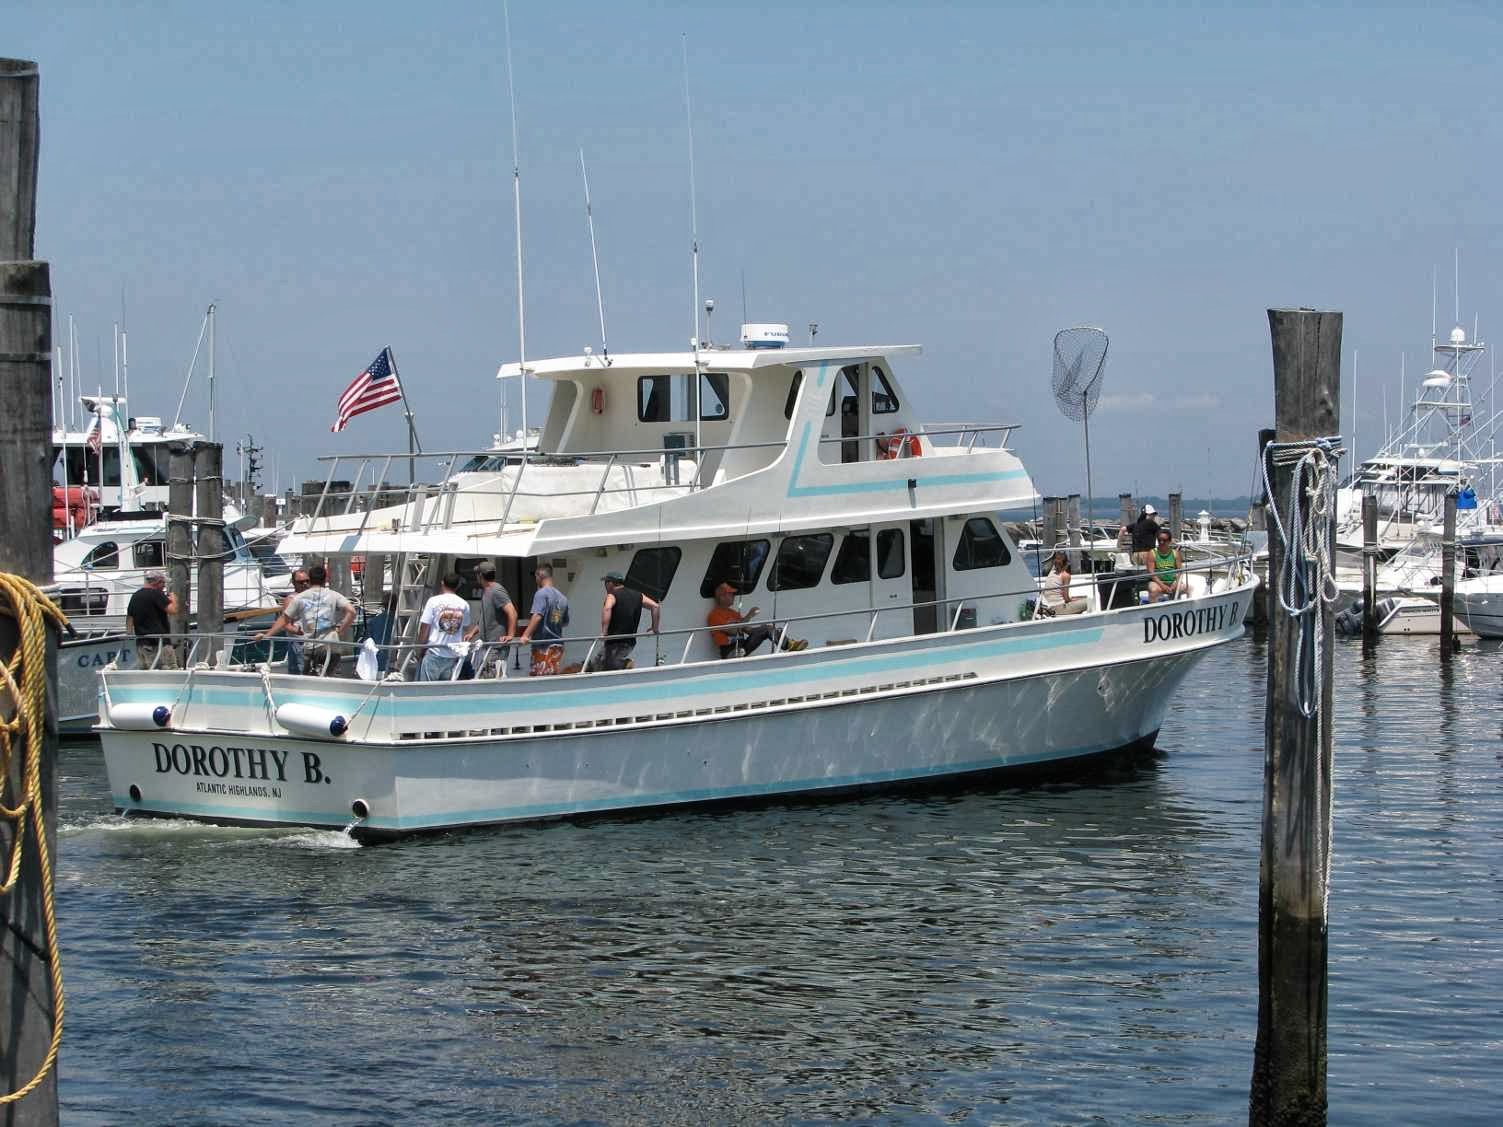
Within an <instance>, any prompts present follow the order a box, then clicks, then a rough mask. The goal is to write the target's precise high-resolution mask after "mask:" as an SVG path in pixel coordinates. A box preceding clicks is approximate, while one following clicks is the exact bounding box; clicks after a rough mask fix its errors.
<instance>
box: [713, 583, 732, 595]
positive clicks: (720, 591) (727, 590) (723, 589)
mask: <svg viewBox="0 0 1503 1127" xmlns="http://www.w3.org/2000/svg"><path fill="white" fill-rule="evenodd" d="M735 593H736V588H734V587H732V586H731V585H730V584H729V583H722V584H721V585H720V586H719V587H716V588H715V594H717V595H725V594H731V595H734V594H735Z"/></svg>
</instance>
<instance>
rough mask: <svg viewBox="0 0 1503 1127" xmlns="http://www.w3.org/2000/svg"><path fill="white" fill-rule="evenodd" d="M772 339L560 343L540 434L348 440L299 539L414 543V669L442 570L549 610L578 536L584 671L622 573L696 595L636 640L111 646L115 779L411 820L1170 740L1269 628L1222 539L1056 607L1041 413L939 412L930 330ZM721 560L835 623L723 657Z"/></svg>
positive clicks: (566, 582)
mask: <svg viewBox="0 0 1503 1127" xmlns="http://www.w3.org/2000/svg"><path fill="white" fill-rule="evenodd" d="M784 336H785V339H786V333H785V334H784ZM743 339H745V338H743ZM753 343H755V342H748V345H747V346H746V347H743V348H739V349H702V350H700V351H698V352H691V353H646V354H636V355H613V356H611V357H610V359H609V361H606V360H604V359H603V358H601V357H598V356H591V355H588V354H587V355H584V356H576V357H568V358H562V359H555V360H545V361H534V362H529V364H528V369H527V370H528V372H529V373H530V375H531V376H532V377H533V378H536V379H540V380H545V381H548V382H550V383H551V384H552V389H553V394H552V397H551V403H550V406H549V410H548V416H547V421H546V424H545V426H544V427H543V430H542V434H541V436H540V437H539V439H538V441H537V443H536V447H535V448H529V449H524V450H519V451H516V452H514V453H511V452H508V453H505V454H497V453H495V452H487V453H485V454H483V455H480V456H477V455H474V454H472V453H461V454H454V455H448V458H449V464H450V466H451V467H453V468H452V472H450V473H449V474H447V475H446V476H445V477H444V479H443V480H442V481H441V482H439V483H438V484H437V485H419V486H416V487H414V488H413V490H412V491H411V495H410V499H408V500H407V501H406V503H404V504H401V505H392V506H386V507H382V508H374V509H370V510H365V511H362V510H361V509H360V507H359V503H358V501H357V492H358V488H359V483H360V482H361V481H362V480H367V479H368V480H385V479H386V472H385V469H383V463H382V461H381V460H380V459H376V460H374V461H371V462H366V463H363V464H362V465H360V466H359V467H358V469H355V470H352V469H351V468H344V469H343V471H342V472H341V467H340V464H339V460H332V461H333V464H332V465H331V467H330V475H329V476H330V480H331V481H332V480H352V481H353V482H354V483H355V485H354V486H353V487H352V488H351V489H350V491H349V493H348V495H347V496H341V497H338V498H333V497H326V499H325V503H324V504H322V505H320V512H319V513H318V514H317V515H315V516H314V517H311V518H305V519H303V520H301V521H299V522H298V523H297V525H296V526H295V527H294V529H293V533H292V535H291V536H290V537H289V538H288V539H287V541H286V542H284V544H283V549H284V550H286V551H288V552H295V553H300V554H302V555H303V556H305V557H307V558H313V557H317V556H336V557H337V556H342V555H343V556H351V555H356V554H359V555H363V556H364V557H365V558H366V560H370V559H371V558H372V557H373V556H386V557H390V558H392V559H393V560H394V561H395V562H394V563H393V564H392V571H391V574H392V576H393V585H392V586H393V590H392V597H393V612H392V618H393V622H392V632H391V637H392V638H393V644H392V646H391V647H390V648H388V649H387V650H385V651H384V654H385V657H386V660H387V664H388V667H389V668H391V669H393V670H410V669H411V668H412V665H413V663H412V660H411V658H412V650H413V641H414V639H415V635H416V631H417V619H418V617H419V614H420V612H421V608H422V606H423V603H424V600H425V598H426V597H427V596H428V595H430V594H432V593H433V590H434V583H435V581H436V579H437V578H438V577H439V576H441V575H443V574H446V573H448V572H450V571H457V572H459V573H460V574H461V575H462V576H464V577H465V580H466V586H467V584H468V576H469V574H470V573H471V572H472V571H473V569H474V566H475V565H476V564H478V563H480V562H486V561H493V562H494V563H495V564H496V566H497V569H498V572H499V574H500V578H501V580H502V582H503V583H504V584H505V585H506V586H507V588H508V589H509V591H510V592H511V594H512V596H513V598H514V600H515V601H516V603H517V605H518V607H519V609H520V610H521V611H522V619H523V621H524V622H525V621H526V619H527V615H526V608H527V607H529V605H530V601H531V595H532V593H533V583H532V573H533V569H534V567H535V566H538V565H542V564H548V565H550V566H551V567H552V569H553V573H554V575H555V577H556V579H557V581H558V583H559V585H560V586H561V587H562V588H564V589H565V591H566V593H567V594H568V595H569V597H570V598H571V600H572V602H573V615H572V617H573V624H574V625H573V627H572V628H571V629H572V630H573V631H577V632H578V636H573V637H570V638H568V640H567V642H566V649H567V652H566V654H565V655H564V658H563V661H564V663H565V664H566V665H567V666H568V667H570V668H578V667H579V666H581V665H583V664H585V663H587V662H588V661H589V660H590V658H591V657H592V656H593V654H594V652H595V650H596V649H597V647H598V645H599V642H600V639H598V638H595V637H592V635H594V634H595V633H596V630H597V629H598V628H597V627H595V626H593V625H592V624H593V623H596V622H598V619H599V612H600V600H601V598H602V595H603V592H604V588H603V587H602V584H601V580H602V578H603V577H604V576H605V575H607V574H608V573H611V572H617V571H619V572H621V573H623V574H624V575H625V576H626V581H627V584H628V585H629V586H631V587H634V588H636V589H638V590H641V591H643V592H645V593H647V594H650V595H652V596H653V597H655V598H657V599H659V600H660V601H661V603H662V606H663V620H662V630H663V633H662V636H661V637H659V638H653V637H652V636H651V635H646V636H644V637H643V638H642V639H641V640H640V641H639V644H638V646H637V651H636V655H635V657H636V667H634V668H627V669H623V670H618V671H614V672H599V673H585V674H580V675H575V676H545V677H531V678H529V677H524V676H516V675H514V674H512V672H511V670H512V669H513V667H514V665H513V663H512V662H505V661H503V662H502V663H501V674H502V675H501V676H500V677H498V678H496V679H486V680H468V681H463V680H453V681H444V682H438V683H408V682H406V681H404V680H403V679H402V674H401V673H398V672H393V673H391V674H388V676H387V679H386V680H379V681H369V682H367V681H363V680H354V679H351V680H339V679H318V678H311V677H299V676H287V675H285V674H283V673H280V672H278V670H277V668H276V667H271V666H265V665H261V666H248V667H229V668H206V667H200V668H197V669H193V670H188V671H183V672H178V671H166V670H151V671H137V670H130V669H124V668H117V669H106V670H105V671H104V672H103V673H102V675H101V680H102V685H103V690H102V703H101V716H100V723H99V726H98V731H99V733H100V736H101V740H102V745H103V752H104V757H105V764H106V768H107V771H108V774H109V780H110V791H111V795H112V799H113V802H114V804H115V806H116V807H117V808H119V809H120V810H122V811H126V812H129V813H133V814H145V815H160V816H178V817H189V818H197V819H204V820H208V821H214V822H226V823H248V824H311V825H321V826H335V827H339V826H345V825H348V824H350V823H351V822H353V823H354V825H353V827H352V829H353V831H354V832H355V833H356V834H358V835H363V836H382V835H391V834H401V833H407V832H412V831H417V830H433V829H441V828H446V827H453V826H465V825H475V824H483V823H502V822H518V821H531V820H538V819H547V818H555V817H564V816H571V815H585V814H597V813H601V812H611V811H621V810H631V809H639V808H646V807H659V806H669V805H674V804H680V803H698V802H710V801H719V800H730V799H747V798H754V797H765V796H778V795H790V794H833V793H838V792H845V791H850V790H857V789H867V788H872V787H885V786H893V785H902V784H932V783H933V782H935V781H936V780H941V779H957V778H959V779H966V778H972V777H979V776H983V775H990V774H992V773H995V772H1002V771H1015V770H1019V769H1032V770H1037V769H1040V768H1044V767H1054V768H1058V767H1060V766H1061V765H1062V764H1068V763H1072V762H1074V761H1076V760H1084V759H1087V758H1090V757H1095V756H1101V755H1104V754H1108V753H1112V752H1116V751H1120V750H1123V749H1134V748H1142V747H1146V746H1149V745H1151V744H1152V742H1153V740H1154V737H1155V735H1156V734H1157V732H1158V730H1159V727H1160V725H1161V724H1162V723H1163V719H1164V715H1165V712H1166V710H1167V708H1168V706H1169V702H1170V699H1171V697H1172V695H1173V693H1174V691H1175V689H1176V688H1177V687H1178V685H1179V684H1180V683H1181V682H1182V681H1183V680H1184V678H1185V677H1186V676H1187V675H1188V674H1189V672H1190V670H1191V669H1192V668H1193V666H1194V665H1195V663H1196V662H1197V660H1198V659H1199V658H1200V657H1201V656H1202V655H1203V654H1204V653H1205V652H1206V651H1207V650H1208V649H1210V648H1211V647H1214V646H1216V645H1219V644H1222V643H1225V642H1228V641H1230V640H1232V639H1234V638H1237V637H1239V636H1240V635H1241V633H1242V630H1243V625H1242V622H1243V617H1244V614H1245V612H1246V610H1247V607H1248V603H1249V601H1250V599H1251V597H1252V592H1253V588H1254V587H1255V585H1256V580H1255V578H1254V577H1253V576H1252V572H1251V569H1250V567H1249V565H1248V560H1247V558H1246V557H1245V556H1235V557H1231V558H1224V559H1221V560H1216V561H1208V562H1207V563H1205V564H1203V565H1199V566H1198V569H1197V570H1195V571H1194V572H1193V576H1192V579H1191V597H1189V598H1185V599H1181V600H1179V601H1176V602H1173V603H1168V604H1156V605H1151V606H1139V605H1136V600H1133V605H1131V606H1129V607H1124V608H1123V609H1121V610H1101V609H1098V608H1099V607H1101V606H1102V605H1103V604H1104V603H1106V602H1107V600H1106V599H1105V598H1104V597H1103V588H1104V587H1106V586H1107V585H1108V582H1121V583H1128V584H1132V583H1140V582H1141V578H1142V574H1141V572H1139V573H1137V574H1136V575H1134V576H1126V577H1122V576H1118V577H1105V578H1103V577H1092V578H1093V579H1095V582H1091V581H1090V580H1086V581H1084V582H1081V583H1079V584H1078V585H1077V589H1075V590H1072V594H1081V593H1083V594H1085V596H1086V597H1087V598H1088V601H1089V603H1090V608H1089V609H1088V611H1087V612H1086V613H1084V614H1079V615H1072V616H1060V617H1053V618H1035V617H1034V610H1035V608H1036V604H1037V601H1038V597H1039V584H1038V580H1037V579H1036V578H1035V577H1034V576H1033V575H1031V574H1030V572H1029V569H1028V567H1027V565H1026V561H1025V558H1024V556H1023V554H1022V553H1021V552H1019V551H1018V550H1017V549H1016V546H1015V545H1014V544H1013V543H1012V542H1011V540H1010V538H1009V536H1008V534H1007V531H1006V529H1005V528H1004V527H1001V526H999V523H998V521H997V519H996V516H995V514H996V513H998V512H1001V511H1008V510H1016V509H1019V508H1026V507H1030V506H1031V505H1032V504H1033V503H1034V502H1035V500H1036V494H1035V491H1034V487H1033V483H1032V481H1031V480H1030V478H1029V475H1028V473H1027V471H1026V470H1025V469H1024V468H1023V465H1022V463H1021V462H1020V461H1019V460H1018V458H1017V456H1016V455H1015V454H1014V453H1013V452H1012V451H1011V450H1010V449H1008V448H1007V438H1008V436H1009V435H1010V434H1011V433H1012V431H1013V430H1014V429H1015V428H1014V427H1012V426H1010V425H973V426H966V427H961V428H955V430H953V431H947V432H943V433H941V432H934V431H927V432H926V431H925V429H924V428H923V426H922V425H921V423H920V421H919V419H920V416H919V414H918V411H917V409H916V405H915V404H914V403H912V402H911V401H910V400H909V398H908V394H907V392H906V391H905V389H904V387H903V386H902V385H901V384H900V382H899V381H898V379H897V377H896V375H895V374H894V372H893V368H892V360H893V358H895V357H896V358H901V357H902V356H903V355H904V354H907V353H910V352H913V351H916V349H914V348H911V347H857V348H828V347H818V348H816V347H807V348H767V347H753V346H752V344H753ZM500 374H501V375H502V376H506V377H515V376H517V375H518V374H519V372H518V366H517V365H507V366H505V367H503V369H502V371H501V373H500ZM695 404H698V409H697V410H696V409H695ZM947 440H953V445H950V444H946V442H947ZM405 457H406V455H393V456H392V457H391V458H390V459H387V460H386V462H385V467H386V468H389V467H390V465H391V464H392V463H393V462H396V463H398V464H399V463H400V461H401V460H402V459H403V458H405ZM427 457H429V458H431V457H432V455H428V456H427ZM477 457H479V458H480V460H479V461H475V460H474V459H476V458H477ZM722 583H730V584H732V585H733V586H734V588H735V589H736V591H737V592H739V594H740V595H741V598H742V602H743V604H744V605H750V604H755V605H757V606H760V607H761V608H762V614H761V615H760V618H759V620H760V621H762V622H767V623H775V624H776V632H777V636H778V637H779V638H782V639H783V640H784V641H785V642H786V641H789V640H791V639H798V640H800V641H805V642H807V643H808V645H807V648H801V647H797V646H794V647H793V648H792V649H790V650H787V651H785V650H783V649H781V648H777V649H773V650H772V652H765V653H763V654H761V655H754V656H749V657H743V658H735V659H730V660H720V659H719V652H718V649H717V647H716V645H715V644H714V642H713V640H712V638H711V637H710V630H709V629H708V628H707V627H706V613H707V611H708V610H709V609H710V607H711V605H712V602H711V596H712V595H713V593H714V591H715V589H716V587H717V586H718V585H720V584H722ZM461 594H465V595H466V596H467V597H469V598H470V599H471V602H472V604H473V602H474V600H475V598H476V597H477V596H478V592H476V591H473V590H466V591H462V592H461ZM372 645H373V644H372ZM795 651H797V652H795ZM346 664H348V663H346Z"/></svg>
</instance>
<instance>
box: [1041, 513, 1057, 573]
mask: <svg viewBox="0 0 1503 1127" xmlns="http://www.w3.org/2000/svg"><path fill="white" fill-rule="evenodd" d="M1058 519H1059V509H1058V508H1056V507H1055V504H1054V498H1053V497H1045V498H1044V516H1043V520H1044V526H1043V528H1041V529H1040V530H1039V545H1040V548H1039V571H1041V572H1042V571H1045V570H1047V569H1048V566H1049V557H1050V556H1052V555H1053V554H1054V546H1055V545H1056V544H1058V543H1059V523H1058Z"/></svg>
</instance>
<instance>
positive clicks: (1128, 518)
mask: <svg viewBox="0 0 1503 1127" xmlns="http://www.w3.org/2000/svg"><path fill="white" fill-rule="evenodd" d="M1137 519H1138V510H1137V509H1135V508H1133V504H1132V494H1131V493H1118V494H1117V521H1118V524H1119V526H1120V527H1122V528H1129V527H1131V525H1132V522H1133V521H1135V520H1137Z"/></svg>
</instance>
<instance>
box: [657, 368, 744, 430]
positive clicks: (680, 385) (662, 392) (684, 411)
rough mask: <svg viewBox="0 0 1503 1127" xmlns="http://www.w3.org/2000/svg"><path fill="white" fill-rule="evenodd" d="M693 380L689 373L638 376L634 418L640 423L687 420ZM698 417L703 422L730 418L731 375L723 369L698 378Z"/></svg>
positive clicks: (681, 421)
mask: <svg viewBox="0 0 1503 1127" xmlns="http://www.w3.org/2000/svg"><path fill="white" fill-rule="evenodd" d="M693 379H694V377H693V376H692V375H689V374H684V375H678V376H667V375H664V376H642V377H640V378H638V380H637V418H638V419H639V420H640V421H641V422H644V423H683V422H689V421H691V420H692V419H693V418H694V409H693V404H691V403H690V402H689V393H690V391H692V390H693V386H694V385H693ZM699 417H700V419H702V420H704V421H705V422H719V421H721V420H723V419H728V418H730V417H731V378H730V376H728V375H726V374H725V373H724V372H705V373H703V374H702V375H701V376H700V377H699Z"/></svg>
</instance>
